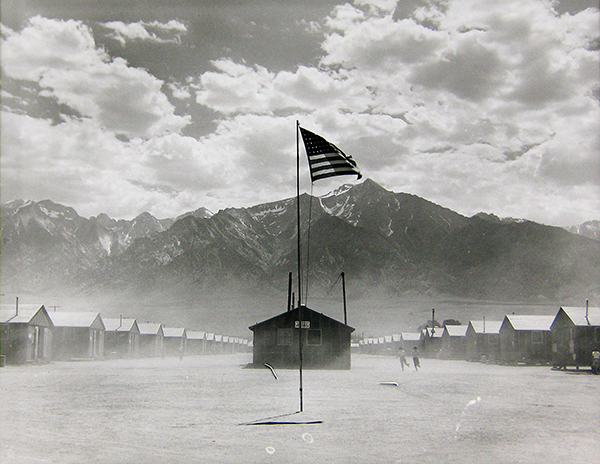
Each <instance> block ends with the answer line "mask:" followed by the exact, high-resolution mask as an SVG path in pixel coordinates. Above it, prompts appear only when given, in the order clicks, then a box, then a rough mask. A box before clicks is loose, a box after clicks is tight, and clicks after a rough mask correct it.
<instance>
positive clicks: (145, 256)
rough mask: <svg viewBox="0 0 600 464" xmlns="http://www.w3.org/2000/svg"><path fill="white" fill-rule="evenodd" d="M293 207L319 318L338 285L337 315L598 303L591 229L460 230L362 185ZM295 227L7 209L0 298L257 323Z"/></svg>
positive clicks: (46, 207)
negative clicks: (435, 304) (343, 279)
mask: <svg viewBox="0 0 600 464" xmlns="http://www.w3.org/2000/svg"><path fill="white" fill-rule="evenodd" d="M300 202H301V211H302V213H303V215H302V218H301V224H302V232H301V238H302V241H301V256H302V260H303V266H302V268H303V269H306V268H308V271H307V274H306V275H303V276H302V278H303V283H304V286H303V289H305V290H303V292H304V291H307V292H308V293H307V295H310V296H311V298H312V301H315V302H316V303H317V304H322V305H324V306H325V307H327V306H330V303H329V301H330V300H331V299H332V298H338V296H337V295H338V293H339V279H340V273H341V272H344V273H345V275H346V276H347V279H348V281H349V286H348V298H349V301H350V302H352V301H359V300H360V301H362V302H363V304H362V305H360V306H361V311H365V312H368V311H369V309H368V308H369V307H370V305H374V304H377V303H375V302H376V301H380V300H381V299H382V298H385V299H387V300H386V301H388V304H389V302H390V301H402V300H407V299H413V300H414V299H419V298H433V299H440V298H442V299H443V298H446V299H448V298H450V299H464V300H469V301H490V300H492V301H500V302H511V303H513V304H514V303H523V304H539V303H540V302H542V303H547V304H554V303H555V302H556V303H557V304H559V303H560V304H571V303H573V304H581V302H582V301H585V299H591V300H593V299H597V298H598V297H599V296H600V241H598V235H597V233H598V221H591V222H590V223H586V225H583V226H581V227H579V228H577V229H571V230H570V231H568V230H565V229H562V228H559V227H552V226H546V225H542V224H537V223H535V222H531V221H527V220H514V219H500V218H498V217H496V216H494V215H492V214H484V213H480V214H478V215H475V216H473V217H466V216H463V215H461V214H458V213H456V212H454V211H451V210H449V209H447V208H444V207H442V206H439V205H437V204H434V203H432V202H430V201H427V200H425V199H423V198H420V197H418V196H415V195H410V194H406V193H395V192H390V191H388V190H386V189H384V188H383V187H381V186H380V185H378V184H377V183H376V182H374V181H372V180H370V179H367V180H366V181H364V182H362V183H360V184H356V185H344V186H342V187H340V188H339V189H337V190H336V191H334V192H331V193H330V194H328V195H325V196H323V197H319V198H316V197H311V196H309V195H306V194H304V195H302V196H301V197H300ZM296 215H297V209H296V198H290V199H284V200H281V201H276V202H272V203H267V204H261V205H257V206H253V207H250V208H228V209H224V210H221V211H219V212H217V213H216V214H213V213H212V212H210V211H208V210H206V209H204V208H200V209H198V210H196V211H193V212H189V213H186V214H184V215H182V216H179V217H176V218H172V219H160V220H159V219H157V218H155V217H153V216H152V215H150V214H149V213H142V214H140V215H139V216H137V217H136V218H134V219H133V220H115V219H111V218H110V217H108V216H107V215H105V214H100V215H99V216H97V217H91V218H89V219H86V218H83V217H81V216H79V215H78V214H77V212H76V211H75V210H74V209H73V208H70V207H67V206H62V205H59V204H56V203H53V202H52V201H50V200H45V201H40V202H33V201H22V200H17V201H12V202H9V203H5V204H3V205H2V209H1V225H2V248H1V258H2V259H1V271H2V292H3V293H4V294H20V293H26V294H33V295H42V296H44V295H55V298H58V299H59V301H60V298H61V297H62V298H64V297H65V295H69V296H71V297H73V296H80V297H81V298H82V299H83V301H88V300H96V301H99V300H100V299H101V300H102V301H103V302H105V304H108V303H106V302H111V303H110V305H112V306H111V308H112V309H113V311H119V312H122V311H125V310H127V311H128V312H129V313H132V312H134V311H137V313H140V312H141V313H143V314H144V315H145V316H152V317H160V316H162V317H163V318H165V317H171V318H173V319H179V320H184V321H188V320H191V321H197V320H201V321H207V320H214V321H215V323H217V324H221V325H224V324H226V323H227V321H230V322H231V319H232V318H234V319H235V318H238V317H239V315H240V314H248V311H249V312H250V314H251V315H252V317H256V318H257V320H260V318H261V317H263V316H265V315H267V316H268V315H273V311H279V310H280V309H284V308H285V300H286V294H287V283H288V273H289V272H294V273H295V270H296V268H297V248H296V244H297V230H296V224H297V222H296V218H297V216H296ZM309 224H310V226H309ZM594 231H595V233H596V235H594ZM586 235H587V236H586ZM307 256H308V258H307ZM294 278H296V277H294ZM295 285H297V284H295ZM295 285H294V288H295ZM332 295H335V296H332ZM338 299H339V298H338ZM305 301H306V298H305ZM310 301H311V300H309V305H310ZM364 302H368V303H364ZM336 304H337V303H336ZM278 308H279V309H278ZM365 318H367V316H366V313H365V314H363V320H364V319H365ZM252 322H256V320H251V321H250V323H252ZM240 324H241V325H244V324H246V321H245V320H243V318H242V321H241V322H240Z"/></svg>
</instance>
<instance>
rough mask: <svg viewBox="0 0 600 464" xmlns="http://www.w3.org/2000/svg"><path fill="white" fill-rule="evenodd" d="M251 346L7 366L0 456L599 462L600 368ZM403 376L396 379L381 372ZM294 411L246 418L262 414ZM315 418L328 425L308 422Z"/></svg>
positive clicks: (2, 374)
mask: <svg viewBox="0 0 600 464" xmlns="http://www.w3.org/2000/svg"><path fill="white" fill-rule="evenodd" d="M250 360H251V354H239V355H219V356H196V357H187V358H184V359H183V360H181V361H180V360H179V359H177V358H166V359H145V360H111V361H95V362H73V363H66V362H65V363H58V362H57V363H52V364H48V365H32V366H22V367H11V366H9V367H4V368H2V369H1V370H0V395H1V397H0V398H1V399H0V462H2V463H3V464H4V463H5V464H12V463H45V462H48V463H78V464H79V463H136V464H137V463H200V462H207V463H316V462H319V463H351V462H366V463H419V464H424V463H535V464H538V463H541V462H543V463H561V464H566V463H583V462H585V463H592V462H600V446H599V438H598V437H599V436H600V376H593V375H591V374H590V373H589V372H587V371H585V372H583V371H582V372H559V371H552V370H551V369H550V368H549V367H513V366H495V365H485V364H479V363H468V362H462V361H438V360H429V359H423V360H422V368H421V370H419V372H415V371H414V370H413V369H410V370H409V369H407V370H406V371H404V372H402V370H401V369H400V363H399V362H398V360H397V359H395V358H391V357H377V356H367V355H355V356H353V359H352V369H351V370H349V371H304V377H303V379H304V412H303V413H296V414H294V413H295V412H297V411H298V409H299V391H298V372H297V371H295V370H278V371H277V375H278V377H279V379H278V380H276V379H275V378H274V376H273V375H272V374H271V372H270V371H269V370H268V369H266V368H265V369H244V368H243V366H244V365H245V364H246V363H248V362H250ZM385 382H396V383H397V384H398V385H397V386H396V385H394V384H391V385H390V384H382V383H385ZM260 421H266V422H269V421H271V422H295V423H284V424H277V425H247V424H251V423H254V422H260ZM310 422H317V423H310Z"/></svg>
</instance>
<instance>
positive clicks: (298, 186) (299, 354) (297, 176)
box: [296, 121, 304, 412]
mask: <svg viewBox="0 0 600 464" xmlns="http://www.w3.org/2000/svg"><path fill="white" fill-rule="evenodd" d="M299 127H300V122H299V121H296V206H297V212H298V218H297V219H298V358H299V369H298V371H299V375H300V388H299V393H300V412H303V411H304V397H303V393H302V278H301V272H302V265H301V261H300V258H301V256H302V254H301V253H300V243H301V241H300V136H299V134H298V128H299Z"/></svg>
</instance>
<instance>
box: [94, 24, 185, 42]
mask: <svg viewBox="0 0 600 464" xmlns="http://www.w3.org/2000/svg"><path fill="white" fill-rule="evenodd" d="M102 25H103V26H104V27H105V28H107V29H110V30H111V31H112V33H111V34H109V35H108V36H109V37H111V38H113V39H115V40H117V41H118V42H120V43H121V45H125V44H126V43H127V41H130V40H144V41H150V42H155V43H175V44H180V43H181V36H182V35H183V34H184V33H185V32H187V27H186V26H185V24H183V23H181V22H179V21H175V20H171V21H168V22H166V23H161V22H158V21H151V22H145V21H139V22H135V23H124V22H122V21H109V22H106V23H103V24H102Z"/></svg>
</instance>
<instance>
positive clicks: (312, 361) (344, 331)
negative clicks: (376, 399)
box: [250, 306, 354, 369]
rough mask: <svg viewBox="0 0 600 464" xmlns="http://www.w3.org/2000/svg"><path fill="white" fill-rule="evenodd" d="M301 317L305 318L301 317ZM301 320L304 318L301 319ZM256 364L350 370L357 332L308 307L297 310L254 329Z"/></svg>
mask: <svg viewBox="0 0 600 464" xmlns="http://www.w3.org/2000/svg"><path fill="white" fill-rule="evenodd" d="M300 313H301V314H300ZM300 316H301V317H300ZM250 330H252V332H253V364H254V365H255V366H262V365H263V364H264V363H268V364H270V365H271V366H273V367H278V368H296V367H298V365H299V363H300V357H299V356H300V349H299V346H300V333H301V336H302V365H303V367H304V368H307V369H350V367H351V360H350V335H351V334H352V332H353V331H354V328H352V327H350V326H349V325H346V324H344V323H342V322H339V321H336V320H335V319H332V318H330V317H328V316H326V315H324V314H321V313H318V312H316V311H314V310H312V309H310V308H308V307H306V306H301V307H299V308H295V309H293V310H291V311H287V312H285V313H283V314H280V315H278V316H275V317H272V318H271V319H267V320H266V321H263V322H260V323H258V324H255V325H253V326H251V327H250Z"/></svg>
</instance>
